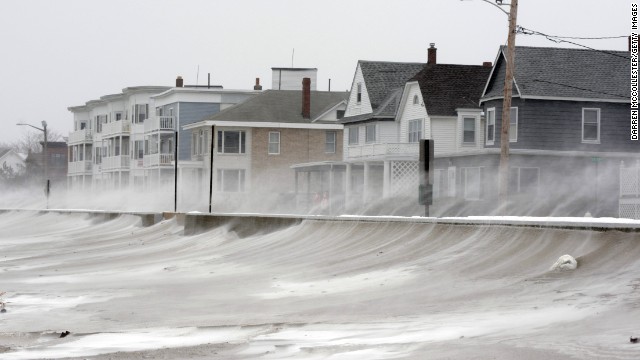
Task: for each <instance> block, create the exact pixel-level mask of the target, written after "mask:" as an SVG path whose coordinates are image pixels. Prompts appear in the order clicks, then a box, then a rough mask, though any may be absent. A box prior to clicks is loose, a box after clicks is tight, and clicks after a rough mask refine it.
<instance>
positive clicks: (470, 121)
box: [462, 117, 476, 145]
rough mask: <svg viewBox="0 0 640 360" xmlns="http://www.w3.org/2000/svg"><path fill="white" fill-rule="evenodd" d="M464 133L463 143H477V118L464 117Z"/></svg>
mask: <svg viewBox="0 0 640 360" xmlns="http://www.w3.org/2000/svg"><path fill="white" fill-rule="evenodd" d="M462 124H463V125H462V126H463V133H462V143H463V144H466V145H473V144H475V143H476V119H475V118H472V117H465V118H463V119H462Z"/></svg>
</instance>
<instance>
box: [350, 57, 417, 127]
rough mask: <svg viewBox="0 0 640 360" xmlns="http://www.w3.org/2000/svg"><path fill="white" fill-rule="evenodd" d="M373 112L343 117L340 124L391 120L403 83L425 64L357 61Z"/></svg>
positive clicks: (396, 109) (395, 110) (396, 107)
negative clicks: (372, 119) (376, 119)
mask: <svg viewBox="0 0 640 360" xmlns="http://www.w3.org/2000/svg"><path fill="white" fill-rule="evenodd" d="M358 64H359V65H360V70H361V71H362V77H363V78H364V83H365V85H366V88H367V94H368V95H369V101H370V102H371V108H372V110H373V112H371V113H368V114H360V115H355V116H349V117H345V118H343V119H342V120H340V123H342V124H348V123H356V122H362V121H367V120H369V119H371V118H378V119H389V120H393V118H394V117H395V116H396V112H397V111H398V105H399V104H400V99H401V97H402V87H403V86H404V84H405V83H406V82H407V80H409V79H410V78H411V77H413V76H414V75H415V74H416V73H418V72H419V71H420V70H422V68H423V67H424V66H425V64H424V63H401V62H389V61H367V60H360V61H358Z"/></svg>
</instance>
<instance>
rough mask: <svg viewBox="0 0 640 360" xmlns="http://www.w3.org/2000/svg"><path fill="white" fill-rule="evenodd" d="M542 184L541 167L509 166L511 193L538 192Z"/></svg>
mask: <svg viewBox="0 0 640 360" xmlns="http://www.w3.org/2000/svg"><path fill="white" fill-rule="evenodd" d="M539 186H540V168H534V167H512V168H509V193H511V194H518V193H527V194H534V195H535V194H537V193H538V188H539Z"/></svg>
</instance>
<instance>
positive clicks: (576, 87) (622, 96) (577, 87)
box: [533, 79, 628, 99]
mask: <svg viewBox="0 0 640 360" xmlns="http://www.w3.org/2000/svg"><path fill="white" fill-rule="evenodd" d="M533 81H537V82H543V83H547V84H552V85H558V86H564V87H568V88H572V89H577V90H583V91H589V92H593V93H598V94H604V95H610V96H615V97H619V98H622V99H627V98H628V97H627V96H624V95H620V94H612V93H608V92H606V91H598V90H592V89H585V88H581V87H579V86H573V85H567V84H561V83H558V82H554V81H548V80H541V79H533Z"/></svg>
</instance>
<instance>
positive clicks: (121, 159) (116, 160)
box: [102, 155, 131, 170]
mask: <svg viewBox="0 0 640 360" xmlns="http://www.w3.org/2000/svg"><path fill="white" fill-rule="evenodd" d="M130 161H131V158H130V157H129V155H120V156H107V157H103V158H102V170H117V169H129V164H130Z"/></svg>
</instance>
